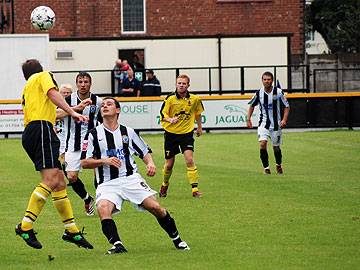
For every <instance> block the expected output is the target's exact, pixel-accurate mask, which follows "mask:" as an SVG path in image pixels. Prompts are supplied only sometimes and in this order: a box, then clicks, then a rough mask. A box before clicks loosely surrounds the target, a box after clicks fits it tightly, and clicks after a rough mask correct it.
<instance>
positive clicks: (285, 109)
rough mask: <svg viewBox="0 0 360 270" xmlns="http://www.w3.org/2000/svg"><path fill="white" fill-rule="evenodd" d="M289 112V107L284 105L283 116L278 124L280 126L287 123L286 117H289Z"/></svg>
mask: <svg viewBox="0 0 360 270" xmlns="http://www.w3.org/2000/svg"><path fill="white" fill-rule="evenodd" d="M289 112H290V107H285V108H284V116H283V119H282V120H281V122H280V126H281V127H282V128H284V127H285V126H286V124H287V120H288V117H289Z"/></svg>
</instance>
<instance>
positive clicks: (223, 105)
mask: <svg viewBox="0 0 360 270" xmlns="http://www.w3.org/2000/svg"><path fill="white" fill-rule="evenodd" d="M286 96H287V98H288V100H289V103H290V107H291V112H290V116H289V119H288V125H287V127H288V128H336V127H339V128H341V127H348V128H350V129H351V128H352V127H360V114H359V113H358V112H359V111H360V92H344V93H300V94H287V95H286ZM251 97H252V95H226V96H215V95H212V96H201V98H202V100H203V104H204V107H205V111H204V113H203V114H202V118H201V121H202V125H203V129H204V130H206V131H211V130H231V129H234V130H235V129H245V128H246V120H247V110H248V106H249V105H248V102H249V100H250V99H251ZM164 98H165V96H161V97H127V98H119V97H116V99H117V100H119V101H120V104H121V116H120V121H121V123H123V124H125V125H129V126H131V127H133V128H135V129H136V130H139V131H161V130H162V128H161V124H160V116H159V112H160V108H161V105H162V102H163V100H164ZM252 117H253V118H252V122H253V124H254V126H255V127H256V124H257V122H258V117H259V112H258V108H256V110H255V111H254V114H253V116H252ZM23 129H24V126H23V112H22V108H21V104H20V100H0V134H5V137H7V136H8V135H9V134H21V133H22V131H23Z"/></svg>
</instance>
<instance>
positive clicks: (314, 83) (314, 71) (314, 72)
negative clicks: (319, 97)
mask: <svg viewBox="0 0 360 270" xmlns="http://www.w3.org/2000/svg"><path fill="white" fill-rule="evenodd" d="M316 71H317V70H316V69H314V70H313V74H314V82H313V85H314V93H316Z"/></svg>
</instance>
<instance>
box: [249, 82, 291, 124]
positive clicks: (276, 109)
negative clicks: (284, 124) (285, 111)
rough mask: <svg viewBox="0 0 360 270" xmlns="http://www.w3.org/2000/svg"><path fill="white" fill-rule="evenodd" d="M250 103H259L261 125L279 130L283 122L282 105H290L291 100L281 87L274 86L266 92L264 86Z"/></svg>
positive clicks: (252, 104) (253, 104)
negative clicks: (288, 99) (289, 100)
mask: <svg viewBox="0 0 360 270" xmlns="http://www.w3.org/2000/svg"><path fill="white" fill-rule="evenodd" d="M249 104H250V105H251V106H253V107H255V106H256V105H259V109H260V119H259V127H263V128H266V129H272V130H279V127H280V122H281V111H280V109H281V105H283V106H285V107H287V108H288V107H289V102H288V101H287V99H286V98H285V96H284V93H283V91H282V90H281V89H280V88H277V87H274V88H273V89H272V90H271V92H270V93H266V92H265V90H264V87H262V88H260V89H259V90H257V91H256V93H255V95H254V96H253V97H252V99H251V100H250V102H249Z"/></svg>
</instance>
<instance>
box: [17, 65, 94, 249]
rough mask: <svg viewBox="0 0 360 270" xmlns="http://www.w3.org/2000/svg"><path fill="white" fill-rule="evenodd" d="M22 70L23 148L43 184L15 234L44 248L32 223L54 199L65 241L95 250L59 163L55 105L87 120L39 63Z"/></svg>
mask: <svg viewBox="0 0 360 270" xmlns="http://www.w3.org/2000/svg"><path fill="white" fill-rule="evenodd" d="M22 71H23V74H24V77H25V80H26V81H27V83H26V85H25V87H24V90H23V94H22V106H23V111H24V126H25V130H24V132H23V135H22V145H23V147H24V149H25V151H26V153H27V154H28V156H29V157H30V159H31V160H32V162H33V163H34V165H35V169H36V170H37V171H40V174H41V182H40V183H39V184H38V185H37V186H36V187H35V189H34V191H33V192H32V194H31V196H30V199H29V203H28V206H27V209H26V212H25V215H24V217H23V219H22V221H21V222H20V223H19V224H18V225H16V227H15V233H16V234H17V235H19V236H20V237H21V238H22V239H23V240H24V241H25V242H26V244H28V245H29V246H31V247H33V248H36V249H40V248H42V245H41V243H40V242H39V241H38V240H37V238H36V236H35V233H34V230H33V223H34V222H35V221H36V219H37V218H38V216H39V215H40V213H41V211H42V209H43V207H44V205H45V203H46V200H47V198H48V197H49V196H51V197H52V201H53V204H54V206H55V208H56V210H57V211H58V213H59V215H60V217H61V220H62V222H63V224H64V227H65V232H64V234H63V236H62V239H63V240H64V241H67V242H71V243H74V244H76V245H77V246H79V247H84V248H88V249H92V248H93V246H92V245H91V244H90V243H89V242H88V241H87V240H86V239H85V238H84V236H83V234H82V232H80V231H79V229H78V227H77V226H76V224H75V220H74V214H73V210H72V207H71V203H70V200H69V198H68V196H67V193H66V183H65V180H64V174H63V172H62V170H61V164H60V161H59V147H60V141H59V139H58V138H57V136H56V134H55V131H54V128H53V125H54V123H55V119H56V106H58V107H59V108H61V109H63V110H64V111H66V112H67V113H68V114H69V115H71V116H72V117H73V118H74V119H75V120H76V121H84V122H85V121H87V119H86V117H84V116H82V115H80V114H78V113H77V112H75V111H74V110H73V109H71V108H70V107H69V105H68V104H67V103H66V102H65V100H64V99H63V97H62V96H61V95H60V94H59V92H58V87H57V84H56V81H55V80H54V77H53V75H52V74H51V73H50V72H47V71H43V67H42V66H41V64H40V63H39V61H38V60H36V59H30V60H27V61H26V62H25V63H24V64H23V65H22Z"/></svg>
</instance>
